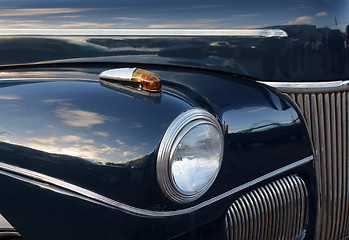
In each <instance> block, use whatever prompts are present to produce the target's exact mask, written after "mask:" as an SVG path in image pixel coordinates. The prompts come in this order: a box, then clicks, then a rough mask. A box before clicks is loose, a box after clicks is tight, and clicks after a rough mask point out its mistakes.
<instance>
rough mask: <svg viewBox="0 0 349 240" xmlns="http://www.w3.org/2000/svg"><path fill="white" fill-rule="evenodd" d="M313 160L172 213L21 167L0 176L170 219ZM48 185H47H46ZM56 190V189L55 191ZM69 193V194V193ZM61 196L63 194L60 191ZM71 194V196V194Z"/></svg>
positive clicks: (4, 169)
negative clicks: (135, 205)
mask: <svg viewBox="0 0 349 240" xmlns="http://www.w3.org/2000/svg"><path fill="white" fill-rule="evenodd" d="M313 160H314V156H313V155H311V156H308V157H306V158H303V159H301V160H298V161H296V162H294V163H291V164H289V165H286V166H284V167H282V168H279V169H276V170H274V171H272V172H270V173H267V174H265V175H262V176H260V177H258V178H256V179H253V180H251V181H249V182H247V183H244V184H242V185H240V186H237V187H235V188H233V189H231V190H229V191H227V192H224V193H222V194H220V195H218V196H216V197H214V198H211V199H208V200H206V201H204V202H202V203H199V204H197V205H195V206H192V207H188V208H184V209H181V210H173V211H153V210H146V209H140V208H137V207H133V206H130V205H128V204H125V203H121V202H118V201H116V200H113V199H110V198H108V197H105V196H103V195H100V194H98V193H95V192H93V191H89V190H87V189H85V188H82V187H79V186H76V185H74V184H71V183H68V182H65V181H63V180H60V179H57V178H54V177H51V176H48V175H45V174H42V173H38V172H35V171H31V170H28V169H24V168H21V167H17V166H13V165H10V164H7V163H3V162H0V175H5V176H8V177H11V178H14V179H17V180H19V181H25V182H27V183H31V184H33V185H37V184H38V182H41V183H45V185H46V188H47V189H49V187H50V185H52V186H55V187H59V188H61V189H64V190H66V192H67V193H65V194H68V195H70V196H74V195H76V194H77V195H79V198H80V199H85V200H87V201H90V202H95V203H96V204H101V205H105V206H108V207H113V208H119V209H121V210H124V211H127V212H130V213H133V214H139V215H143V216H152V217H170V216H178V215H182V214H189V213H192V212H194V211H197V210H199V209H201V208H204V207H207V206H209V205H211V204H214V203H215V202H218V201H220V200H222V199H224V198H226V197H229V196H231V195H233V194H235V193H237V192H239V191H242V190H244V189H246V188H248V187H251V186H254V185H255V184H257V183H259V182H262V181H264V180H267V179H268V178H271V177H275V176H276V175H279V174H282V173H285V172H287V171H289V170H290V169H293V168H295V167H299V166H301V165H303V164H307V163H309V162H312V161H313ZM47 184H49V185H47ZM56 190H57V189H56ZM69 192H70V193H69ZM60 193H61V194H64V193H63V192H62V191H61V192H60ZM71 193H73V194H71Z"/></svg>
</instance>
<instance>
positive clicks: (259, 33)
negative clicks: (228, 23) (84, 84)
mask: <svg viewBox="0 0 349 240" xmlns="http://www.w3.org/2000/svg"><path fill="white" fill-rule="evenodd" d="M0 36H193V37H194V36H228V37H288V36H287V33H286V32H285V31H283V30H280V29H0Z"/></svg>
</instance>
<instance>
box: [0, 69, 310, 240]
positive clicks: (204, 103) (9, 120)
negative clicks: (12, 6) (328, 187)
mask: <svg viewBox="0 0 349 240" xmlns="http://www.w3.org/2000/svg"><path fill="white" fill-rule="evenodd" d="M74 66H75V65H74V64H72V65H70V67H69V68H68V66H67V65H64V67H63V68H57V66H56V67H54V68H52V67H50V66H47V67H46V68H41V69H37V68H29V69H22V70H21V69H16V70H8V71H5V73H6V74H4V73H3V74H4V75H6V76H7V77H8V79H7V80H3V81H2V82H1V84H2V87H1V88H0V100H1V112H2V115H1V116H2V117H1V143H0V154H1V156H2V158H1V161H2V162H5V163H8V164H13V165H16V166H20V167H22V168H26V169H30V170H33V171H37V172H40V173H44V174H46V175H49V176H53V177H56V178H59V179H62V180H65V181H67V182H69V183H73V184H76V185H78V186H80V187H84V188H86V189H89V190H91V191H94V192H96V193H99V194H102V195H104V196H107V197H110V198H112V199H114V200H117V201H120V202H123V203H126V204H129V205H130V206H135V207H139V208H143V209H149V210H158V211H159V210H160V211H168V210H176V209H184V208H187V207H190V206H194V205H196V204H198V203H200V202H203V201H205V200H209V199H211V198H214V197H215V196H217V195H219V194H221V193H224V192H226V191H228V190H230V189H232V188H234V187H238V186H240V185H241V184H244V183H246V182H248V181H251V180H253V179H255V178H257V177H260V176H262V175H264V174H267V173H269V172H271V171H274V170H277V169H278V168H280V167H283V166H286V165H288V164H291V163H293V162H295V161H298V160H301V159H303V158H305V157H308V156H310V155H312V149H311V144H310V142H309V138H308V135H307V131H306V128H305V125H304V123H303V120H302V119H301V118H300V115H299V114H298V112H297V111H296V109H295V108H294V106H292V104H291V103H290V102H289V101H287V98H285V97H284V96H282V95H281V94H280V93H278V92H275V90H272V89H270V88H268V87H266V86H264V85H261V84H258V83H255V82H253V81H250V80H244V79H239V78H236V77H234V76H232V75H230V74H226V73H219V72H213V71H203V70H195V69H185V68H184V69H183V68H165V67H162V68H160V67H156V66H153V67H151V66H150V65H148V66H142V65H140V66H139V67H142V68H143V69H147V70H150V71H154V72H156V73H157V74H158V75H160V76H161V77H162V78H163V79H164V81H163V93H162V95H161V97H157V98H156V100H154V98H153V97H150V98H149V97H147V96H144V95H141V94H137V93H136V92H134V91H132V92H128V91H127V90H125V89H122V90H119V89H118V88H117V87H115V88H110V87H109V88H106V87H104V86H103V85H101V84H100V83H99V81H98V73H99V72H100V71H102V70H105V69H108V68H109V67H110V66H109V65H107V66H105V67H106V68H103V67H102V66H103V65H102V64H98V68H95V67H93V66H94V65H90V68H85V69H82V68H79V67H81V65H79V64H77V66H76V67H78V68H73V67H74ZM113 66H114V67H117V66H116V65H113ZM133 66H136V65H132V66H130V67H133ZM80 74H81V75H80ZM79 75H80V76H81V78H79ZM21 76H27V77H29V78H27V80H26V79H25V78H22V79H18V78H21ZM32 76H36V79H35V78H31V77H32ZM59 77H65V79H64V78H61V79H59ZM10 79H12V80H10ZM192 107H200V108H204V109H206V110H208V111H209V112H211V113H212V114H214V115H215V116H216V117H217V118H218V119H219V121H220V122H221V124H222V128H223V129H224V132H225V152H224V159H223V164H222V167H221V171H220V173H219V175H218V177H217V179H216V181H215V182H214V184H213V185H212V187H211V188H210V190H209V191H208V192H207V193H206V194H205V195H204V196H203V197H201V198H200V199H199V200H197V201H195V202H194V203H191V204H186V205H181V204H174V203H172V202H170V201H169V200H167V199H166V198H165V197H164V196H163V195H162V193H161V191H160V189H159V187H158V183H157V180H156V174H155V171H156V168H155V163H156V154H157V147H158V145H159V143H160V140H161V138H162V135H163V134H164V132H165V131H166V129H167V127H168V126H169V124H170V123H171V122H172V121H173V119H174V118H175V117H176V116H178V115H179V114H180V113H181V112H183V111H185V110H186V109H190V108H192ZM295 149H297V151H295ZM287 174H300V175H301V176H302V178H303V179H305V180H306V182H307V184H308V187H309V192H310V193H311V194H310V202H311V203H313V204H312V206H314V208H313V209H311V210H310V216H311V217H310V218H309V221H310V222H314V221H315V220H314V216H315V209H316V208H315V206H316V204H314V203H315V202H316V201H315V200H316V194H315V192H316V188H315V186H316V185H315V184H314V182H315V180H314V179H315V178H314V177H315V176H314V175H313V166H312V164H311V163H310V164H306V165H304V166H301V167H298V168H295V169H292V170H290V171H289V172H286V173H282V174H279V175H277V176H275V177H274V179H276V178H279V177H283V176H286V175H287ZM1 178H3V180H2V181H1V183H2V185H3V186H2V188H1V189H8V190H5V192H7V194H6V195H4V196H2V197H1V198H0V201H1V203H2V204H1V209H0V211H1V213H2V214H4V215H5V216H6V218H7V219H8V220H9V221H10V222H11V223H12V224H14V225H15V226H16V227H17V228H18V229H19V230H20V232H21V234H22V235H23V236H24V238H28V239H32V238H34V237H33V236H35V235H36V234H38V231H40V237H41V236H42V238H43V239H45V238H52V237H54V236H60V234H59V231H61V232H62V230H63V232H65V233H66V234H67V235H69V236H71V237H72V239H77V238H80V237H81V238H84V237H86V236H87V235H89V234H90V235H91V236H96V235H98V234H102V235H103V234H105V235H103V237H105V238H106V239H108V238H107V237H106V236H108V237H110V238H111V239H112V237H113V236H116V235H118V236H122V237H123V238H130V237H134V238H138V237H139V236H142V238H145V239H147V238H152V237H155V238H160V239H162V238H169V237H174V236H179V235H182V234H184V233H185V235H184V236H195V237H194V238H197V237H198V236H200V235H202V234H204V233H203V232H205V231H209V230H207V229H211V228H215V229H222V228H223V227H224V216H225V213H226V210H227V208H228V207H229V205H230V204H231V203H232V201H233V200H234V199H236V198H237V197H238V196H240V195H241V194H243V193H244V192H247V191H249V190H251V189H252V187H251V188H248V189H244V190H243V191H241V192H238V193H237V194H233V195H231V196H229V197H227V198H225V199H222V200H220V201H218V202H215V203H213V204H210V205H209V206H207V207H204V208H202V209H199V210H198V211H195V212H191V213H187V214H184V215H180V216H177V217H166V218H156V217H155V218H152V217H141V216H137V215H134V214H129V213H127V211H126V212H123V211H120V210H119V209H115V208H111V207H110V206H109V207H108V206H103V205H102V206H101V205H99V204H96V203H93V202H92V203H91V202H89V201H86V200H84V199H81V198H79V197H78V196H76V195H74V194H68V195H67V193H65V192H64V191H61V190H60V191H57V190H55V188H54V187H49V186H46V187H45V188H44V189H43V188H42V187H40V185H39V187H37V186H36V184H35V183H33V182H30V181H29V182H28V181H23V180H20V181H18V180H16V179H13V180H11V178H10V177H8V176H2V177H1ZM227 179H229V181H227ZM272 180H273V179H266V180H265V181H262V182H259V183H258V184H256V185H255V186H253V188H255V187H258V186H261V185H262V184H265V183H267V182H269V181H272ZM10 189H17V190H18V191H11V190H10ZM13 199H18V200H17V201H13ZM30 206H32V207H30ZM84 208H87V209H84ZM62 209H65V210H64V211H62ZM72 209H75V210H74V211H72ZM46 212H49V213H50V214H49V216H54V219H56V220H55V221H57V220H59V219H62V220H59V222H60V224H59V227H58V226H55V225H54V224H53V223H52V222H50V221H48V220H47V217H48V216H47V215H45V213H46ZM82 212H83V214H81V215H80V213H82ZM20 213H21V215H25V216H28V217H24V218H21V219H18V218H17V216H18V214H20ZM32 214H34V215H35V217H33V215H32ZM86 214H88V215H89V216H90V217H88V216H86ZM90 214H91V215H90ZM66 217H69V218H70V219H74V220H72V221H68V222H65V223H63V222H64V221H63V219H64V218H66ZM30 218H31V223H30V224H28V221H29V219H30ZM89 221H91V223H89ZM51 223H52V224H51ZM116 223H118V224H117V225H118V226H117V227H114V228H111V226H110V224H116ZM37 225H39V226H42V227H44V229H45V231H42V229H40V230H38V231H35V230H33V228H35V226H37ZM90 225H91V227H89V228H85V227H83V228H84V229H86V230H81V228H82V226H90ZM92 226H94V228H93V227H92ZM140 226H142V227H140ZM150 226H152V227H150ZM169 226H170V227H169ZM309 226H310V228H309V229H308V231H309V234H308V235H307V236H309V237H310V236H312V232H313V229H312V227H313V226H314V225H313V224H311V225H309ZM76 229H79V231H77V230H76ZM91 229H92V230H91ZM87 230H88V231H87ZM209 232H210V231H209ZM130 234H131V235H130ZM204 235H205V236H206V237H207V238H208V236H209V235H207V234H204ZM150 236H152V237H150ZM215 237H216V236H215ZM222 237H223V235H222Z"/></svg>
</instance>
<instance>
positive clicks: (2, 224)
mask: <svg viewBox="0 0 349 240" xmlns="http://www.w3.org/2000/svg"><path fill="white" fill-rule="evenodd" d="M2 230H14V227H13V226H12V225H11V224H10V223H9V222H8V221H7V220H6V219H5V218H4V217H3V216H2V215H1V214H0V231H2Z"/></svg>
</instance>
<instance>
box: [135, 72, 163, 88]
mask: <svg viewBox="0 0 349 240" xmlns="http://www.w3.org/2000/svg"><path fill="white" fill-rule="evenodd" d="M131 81H134V82H140V83H141V87H142V89H144V90H147V91H151V92H154V91H155V92H158V91H161V79H160V77H159V76H158V75H156V74H155V73H151V72H148V71H145V70H143V69H138V68H136V70H135V71H134V72H133V74H132V78H131Z"/></svg>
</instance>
